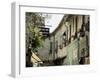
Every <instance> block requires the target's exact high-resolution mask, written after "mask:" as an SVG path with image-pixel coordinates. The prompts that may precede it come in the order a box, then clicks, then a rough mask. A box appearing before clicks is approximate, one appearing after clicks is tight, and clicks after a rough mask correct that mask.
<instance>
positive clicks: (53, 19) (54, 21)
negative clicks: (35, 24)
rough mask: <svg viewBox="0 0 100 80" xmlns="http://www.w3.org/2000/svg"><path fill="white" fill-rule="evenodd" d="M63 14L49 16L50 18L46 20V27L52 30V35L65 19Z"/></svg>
mask: <svg viewBox="0 0 100 80" xmlns="http://www.w3.org/2000/svg"><path fill="white" fill-rule="evenodd" d="M63 16H64V15H63V14H48V17H47V18H46V19H45V25H49V26H45V27H47V28H48V27H49V28H50V33H52V32H53V31H54V30H55V29H56V28H57V27H58V25H59V23H60V22H61V20H62V18H63Z"/></svg>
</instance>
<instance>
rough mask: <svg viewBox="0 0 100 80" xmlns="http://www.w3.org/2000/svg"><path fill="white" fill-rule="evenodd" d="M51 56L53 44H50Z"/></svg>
mask: <svg viewBox="0 0 100 80" xmlns="http://www.w3.org/2000/svg"><path fill="white" fill-rule="evenodd" d="M50 54H52V42H50Z"/></svg>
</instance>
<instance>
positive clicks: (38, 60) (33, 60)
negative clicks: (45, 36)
mask: <svg viewBox="0 0 100 80" xmlns="http://www.w3.org/2000/svg"><path fill="white" fill-rule="evenodd" d="M31 61H32V63H43V62H42V60H41V59H40V58H39V57H38V56H37V55H36V54H35V53H33V52H32V56H31Z"/></svg>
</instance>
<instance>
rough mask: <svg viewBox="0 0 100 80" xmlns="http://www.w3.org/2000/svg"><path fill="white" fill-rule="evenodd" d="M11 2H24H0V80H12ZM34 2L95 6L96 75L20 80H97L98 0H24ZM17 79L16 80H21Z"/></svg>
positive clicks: (99, 7) (11, 0)
mask: <svg viewBox="0 0 100 80" xmlns="http://www.w3.org/2000/svg"><path fill="white" fill-rule="evenodd" d="M13 1H25V0H1V1H0V10H1V11H0V80H14V79H13V78H12V77H10V76H9V74H10V70H11V69H10V67H11V62H10V61H11V2H13ZM26 1H30V2H34V4H39V5H43V4H46V5H48V6H49V5H53V6H65V5H69V4H70V5H78V6H82V5H83V6H87V7H89V6H96V7H97V9H98V11H97V22H98V23H97V26H94V27H96V33H95V38H96V41H95V42H94V43H95V44H94V48H95V53H94V54H96V56H97V59H98V61H97V66H98V67H97V73H91V74H90V73H89V74H85V73H81V74H74V73H73V74H65V75H61V76H57V75H54V76H52V77H50V76H49V75H48V76H45V77H35V78H34V77H33V78H32V77H31V78H21V79H22V80H55V79H56V80H66V79H67V80H99V79H100V77H99V74H100V58H99V56H100V51H99V44H100V42H99V41H100V35H99V34H100V31H99V30H100V22H99V21H100V15H99V14H100V2H99V1H100V0H26ZM21 79H17V80H21Z"/></svg>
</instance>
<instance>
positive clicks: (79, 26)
mask: <svg viewBox="0 0 100 80" xmlns="http://www.w3.org/2000/svg"><path fill="white" fill-rule="evenodd" d="M89 19H90V17H89V15H64V17H63V18H62V20H61V22H60V23H59V25H58V27H57V28H56V29H55V30H54V31H53V32H52V33H50V35H49V37H47V38H46V39H45V42H44V46H43V47H42V48H41V49H39V50H38V53H39V55H41V56H43V57H42V59H43V60H48V61H50V60H56V59H59V60H62V59H63V60H62V61H61V63H58V64H62V65H76V64H89V63H90V60H89V47H90V46H89V32H90V29H89V27H90V26H89ZM59 60H58V61H59Z"/></svg>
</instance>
